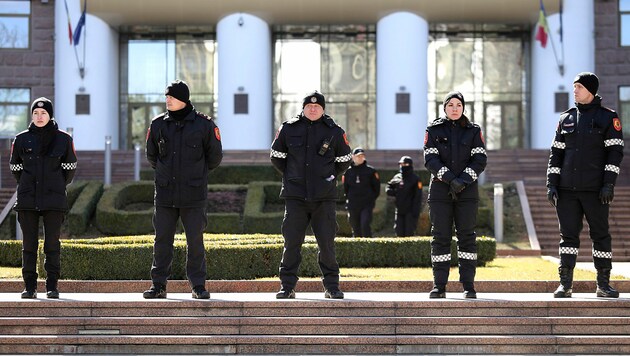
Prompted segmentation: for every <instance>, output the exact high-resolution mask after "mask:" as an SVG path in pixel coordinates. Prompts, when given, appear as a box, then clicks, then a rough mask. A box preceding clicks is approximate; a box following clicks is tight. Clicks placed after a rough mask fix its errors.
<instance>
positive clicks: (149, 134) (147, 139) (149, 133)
mask: <svg viewBox="0 0 630 356" xmlns="http://www.w3.org/2000/svg"><path fill="white" fill-rule="evenodd" d="M149 136H151V126H149V129H148V130H147V138H146V139H145V141H147V142H148V141H149Z"/></svg>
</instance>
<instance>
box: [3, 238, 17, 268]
mask: <svg viewBox="0 0 630 356" xmlns="http://www.w3.org/2000/svg"><path fill="white" fill-rule="evenodd" d="M0 266H5V267H22V241H18V240H0Z"/></svg>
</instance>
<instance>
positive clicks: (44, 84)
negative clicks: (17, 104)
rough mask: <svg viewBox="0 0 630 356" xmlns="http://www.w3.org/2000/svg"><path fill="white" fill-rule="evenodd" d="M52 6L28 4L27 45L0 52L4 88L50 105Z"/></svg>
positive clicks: (0, 75) (53, 4) (52, 35)
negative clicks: (28, 92) (43, 99)
mask: <svg viewBox="0 0 630 356" xmlns="http://www.w3.org/2000/svg"><path fill="white" fill-rule="evenodd" d="M54 33H55V2H54V0H51V1H49V2H48V3H42V2H41V1H38V0H33V1H31V40H30V41H31V43H30V48H28V49H2V50H0V51H1V52H2V54H1V55H0V78H2V82H1V83H2V84H1V85H2V87H4V88H30V89H31V99H35V98H38V97H40V96H45V97H47V98H49V99H51V100H53V101H54V86H55V83H54V70H55V56H54Z"/></svg>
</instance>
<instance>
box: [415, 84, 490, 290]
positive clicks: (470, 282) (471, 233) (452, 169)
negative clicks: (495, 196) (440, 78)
mask: <svg viewBox="0 0 630 356" xmlns="http://www.w3.org/2000/svg"><path fill="white" fill-rule="evenodd" d="M465 106H466V102H465V101H464V96H463V95H462V94H461V93H460V92H457V91H454V92H450V93H448V94H447V95H446V97H445V98H444V104H443V110H444V113H445V116H443V117H439V118H437V119H435V120H434V121H433V122H432V123H431V124H429V127H427V131H426V134H425V136H424V165H425V167H427V169H428V170H429V172H431V185H430V186H429V215H430V217H431V233H432V234H433V239H432V240H431V264H432V266H433V290H431V292H430V293H429V298H445V297H446V283H447V282H448V275H449V272H450V266H451V242H452V239H453V233H452V232H453V223H455V233H456V234H457V258H458V264H459V281H460V282H461V283H462V285H463V287H464V298H473V299H474V298H477V292H476V291H475V286H474V282H475V273H476V271H477V241H476V239H477V234H476V232H475V226H476V225H477V208H478V207H479V186H478V182H477V178H478V177H479V175H480V174H481V172H483V171H484V169H485V168H486V162H487V160H488V158H487V156H486V147H485V142H484V140H483V136H482V134H481V128H480V127H479V126H478V125H476V124H473V123H472V122H470V120H469V119H468V117H466V115H464V108H465Z"/></svg>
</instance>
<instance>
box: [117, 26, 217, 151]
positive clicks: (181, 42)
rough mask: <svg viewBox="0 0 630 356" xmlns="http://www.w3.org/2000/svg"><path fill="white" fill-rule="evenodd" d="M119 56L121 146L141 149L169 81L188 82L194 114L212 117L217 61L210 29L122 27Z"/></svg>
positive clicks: (214, 42)
mask: <svg viewBox="0 0 630 356" xmlns="http://www.w3.org/2000/svg"><path fill="white" fill-rule="evenodd" d="M121 56H122V57H123V60H122V61H121V63H123V64H126V69H123V70H121V98H120V102H121V107H122V108H123V110H122V112H121V125H120V127H121V135H120V137H121V144H120V146H121V147H122V148H132V147H133V146H134V144H140V145H141V146H143V145H144V140H145V137H146V131H147V128H148V127H149V124H150V122H151V119H152V118H153V117H155V116H156V115H158V114H160V113H162V112H164V111H165V110H166V108H165V103H164V90H165V88H166V87H167V86H168V84H169V83H170V82H172V81H173V80H175V79H181V80H183V81H185V82H186V83H188V86H189V87H190V100H191V101H192V103H193V105H194V106H195V109H196V110H198V111H201V112H203V113H205V114H207V115H210V116H213V115H214V113H215V111H216V110H215V103H216V98H215V93H216V80H215V77H216V70H217V68H216V62H217V60H216V41H215V36H214V33H213V31H212V29H211V28H200V27H175V28H156V27H139V26H138V27H132V28H125V29H124V30H123V31H121ZM123 68H124V65H123ZM121 69H122V68H121Z"/></svg>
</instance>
